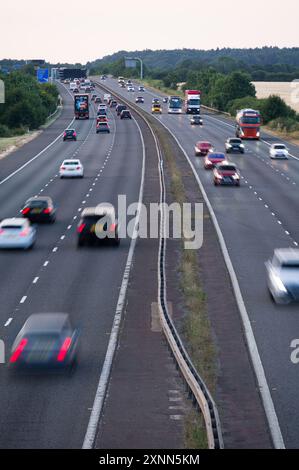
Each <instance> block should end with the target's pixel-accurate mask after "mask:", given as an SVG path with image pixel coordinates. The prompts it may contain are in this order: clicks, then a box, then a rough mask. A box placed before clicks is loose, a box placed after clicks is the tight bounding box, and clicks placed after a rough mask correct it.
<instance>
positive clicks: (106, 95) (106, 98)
mask: <svg viewBox="0 0 299 470" xmlns="http://www.w3.org/2000/svg"><path fill="white" fill-rule="evenodd" d="M110 98H111V95H110V93H105V94H104V101H106V102H108V101H109V100H110Z"/></svg>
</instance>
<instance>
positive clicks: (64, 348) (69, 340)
mask: <svg viewBox="0 0 299 470" xmlns="http://www.w3.org/2000/svg"><path fill="white" fill-rule="evenodd" d="M71 343H72V338H70V337H67V338H65V340H64V342H63V344H62V346H61V348H60V351H59V353H58V356H57V361H58V362H62V361H64V359H65V356H66V355H67V352H68V350H69V349H70V346H71Z"/></svg>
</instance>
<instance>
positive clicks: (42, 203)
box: [28, 201, 48, 208]
mask: <svg viewBox="0 0 299 470" xmlns="http://www.w3.org/2000/svg"><path fill="white" fill-rule="evenodd" d="M28 206H29V207H31V208H34V207H42V208H45V207H48V202H47V201H30V202H29V203H28Z"/></svg>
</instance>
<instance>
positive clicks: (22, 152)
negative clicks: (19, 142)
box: [0, 87, 74, 181]
mask: <svg viewBox="0 0 299 470" xmlns="http://www.w3.org/2000/svg"><path fill="white" fill-rule="evenodd" d="M59 91H60V93H61V95H62V98H63V108H62V112H61V115H60V116H59V117H58V118H57V119H56V120H55V121H54V122H53V123H52V124H51V125H50V126H48V127H47V128H46V129H44V130H43V131H42V133H41V134H40V135H39V136H38V137H36V138H35V139H33V140H31V141H30V142H28V143H27V144H25V145H23V146H22V147H20V148H19V149H18V150H16V151H14V152H12V153H10V154H9V155H8V156H7V157H5V158H3V159H1V160H0V181H2V180H3V179H5V178H6V177H7V176H8V175H10V174H11V173H13V172H14V171H16V170H17V169H18V168H20V167H21V166H22V165H24V163H26V162H27V161H28V160H30V159H31V158H32V157H34V156H35V155H37V154H38V153H40V152H41V151H42V150H44V149H45V147H47V146H48V145H50V144H51V143H52V142H53V140H55V139H56V138H57V137H58V136H59V135H60V134H61V132H62V131H63V130H64V129H66V128H67V127H68V126H69V124H70V123H71V121H72V119H73V117H74V108H73V98H72V96H71V95H70V94H69V93H68V92H67V90H66V89H65V88H64V87H62V88H61V87H59ZM54 145H55V144H54Z"/></svg>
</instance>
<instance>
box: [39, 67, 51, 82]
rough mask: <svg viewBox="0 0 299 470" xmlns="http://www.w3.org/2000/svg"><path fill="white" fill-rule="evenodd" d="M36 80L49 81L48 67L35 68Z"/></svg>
mask: <svg viewBox="0 0 299 470" xmlns="http://www.w3.org/2000/svg"><path fill="white" fill-rule="evenodd" d="M37 80H38V82H39V83H47V82H48V81H49V69H37Z"/></svg>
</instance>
